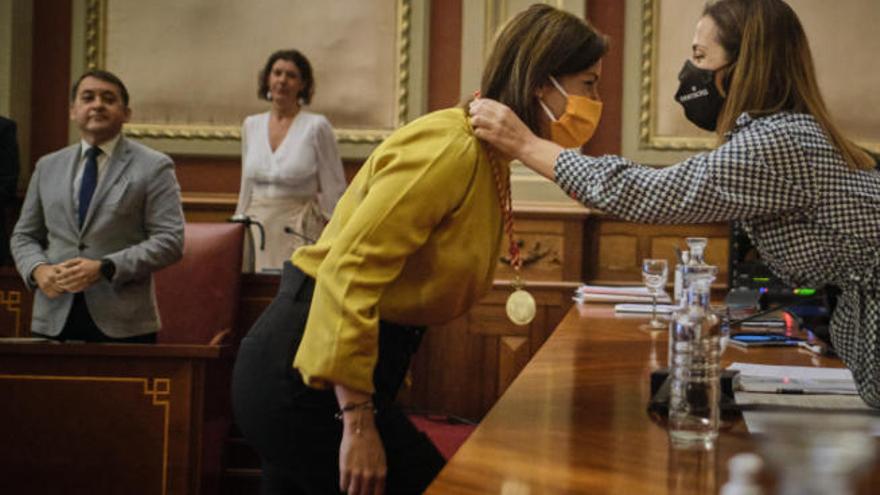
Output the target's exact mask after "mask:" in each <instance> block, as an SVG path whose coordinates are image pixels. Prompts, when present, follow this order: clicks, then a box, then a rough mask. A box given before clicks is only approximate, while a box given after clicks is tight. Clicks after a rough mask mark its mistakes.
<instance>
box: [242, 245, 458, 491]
mask: <svg viewBox="0 0 880 495" xmlns="http://www.w3.org/2000/svg"><path fill="white" fill-rule="evenodd" d="M313 290H314V280H313V279H311V278H310V277H309V276H307V275H305V274H304V273H303V272H302V271H300V270H299V269H298V268H296V267H294V266H293V265H291V264H290V263H289V262H287V263H285V265H284V270H283V273H282V278H281V287H280V288H279V291H278V295H277V296H276V297H275V299H274V300H273V301H272V303H271V304H270V305H269V307H268V308H267V309H266V311H265V312H264V313H263V314H262V315H261V316H260V318H259V319H258V320H257V322H256V323H255V324H254V327H253V328H252V329H251V330H250V332H249V333H248V334H247V336H246V337H245V338H244V339H243V340H242V343H241V347H240V348H239V351H238V355H237V357H236V361H235V370H234V372H233V380H232V396H233V410H234V413H235V420H236V423H237V424H238V427H239V428H240V429H241V432H242V433H243V434H244V436H245V439H246V440H247V441H248V443H249V444H250V445H251V446H252V447H253V448H254V449H256V450H257V452H258V453H259V454H260V457H261V460H262V468H263V480H262V481H263V483H262V493H263V494H266V495H269V494H273V495H274V494H279V495H280V494H285V495H289V494H309V495H326V494H336V493H339V444H340V442H341V441H342V423H341V422H340V421H339V420H337V419H336V418H335V417H334V414H335V413H336V412H337V411H338V409H339V408H338V404H337V402H336V396H335V394H334V392H333V390H315V389H312V388H309V387H307V386H306V385H305V384H304V383H303V381H302V377H301V376H300V374H299V372H298V371H296V370H295V369H294V368H293V367H292V363H293V358H294V356H295V355H296V351H297V349H298V348H299V343H300V340H301V339H302V334H303V330H304V329H305V324H306V319H307V318H308V314H309V307H310V305H311V297H312V292H313ZM423 330H424V329H423V328H422V327H409V326H402V325H395V324H391V323H387V322H381V323H380V329H379V359H378V362H377V364H376V369H375V371H374V375H373V383H374V385H375V387H376V393H375V395H374V398H373V400H374V403H375V404H376V406H377V409H378V412H377V413H376V427H377V429H378V431H379V435H380V437H381V438H382V443H383V445H384V447H385V455H386V459H387V462H388V474H387V479H386V489H385V492H386V493H388V494H406V495H412V494H418V493H422V492H423V491H424V490H425V488H427V486H428V485H429V484H430V482H431V481H432V480H433V479H434V477H435V476H436V475H437V473H439V472H440V469H441V468H442V467H443V464H444V460H443V457H442V456H441V455H440V452H438V451H437V449H436V447H434V445H433V444H432V443H431V441H430V440H429V439H428V437H426V436H425V435H424V434H423V433H421V432H420V431H419V430H417V429H416V428H415V426H413V424H412V423H411V422H410V421H409V419H408V418H407V417H406V415H405V414H403V412H402V411H401V410H400V409H399V408H398V407H397V406H395V405H394V399H395V396H396V395H397V391H398V389H399V388H400V385H401V383H402V382H403V379H404V376H405V375H406V371H407V369H408V367H409V362H410V357H411V356H412V354H413V353H414V352H415V350H416V349H417V348H418V345H419V342H420V340H421V336H422V332H423Z"/></svg>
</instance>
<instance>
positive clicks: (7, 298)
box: [0, 290, 26, 337]
mask: <svg viewBox="0 0 880 495" xmlns="http://www.w3.org/2000/svg"><path fill="white" fill-rule="evenodd" d="M0 306H4V307H5V308H4V309H5V310H6V311H8V312H10V313H12V314H14V315H15V336H16V337H26V335H22V333H21V291H17V290H9V291H2V290H0Z"/></svg>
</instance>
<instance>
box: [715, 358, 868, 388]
mask: <svg viewBox="0 0 880 495" xmlns="http://www.w3.org/2000/svg"><path fill="white" fill-rule="evenodd" d="M728 369H732V370H739V375H738V376H737V388H738V389H739V390H742V391H745V392H772V393H779V394H803V395H819V394H843V395H857V394H858V392H857V390H856V383H855V380H853V376H852V373H851V372H850V371H849V370H848V369H846V368H818V367H813V366H773V365H765V364H750V363H733V364H731V365H730V366H729V367H728Z"/></svg>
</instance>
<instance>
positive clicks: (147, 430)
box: [0, 343, 230, 495]
mask: <svg viewBox="0 0 880 495" xmlns="http://www.w3.org/2000/svg"><path fill="white" fill-rule="evenodd" d="M229 354H230V352H229V349H228V348H226V347H219V346H189V345H133V344H50V343H46V344H9V343H0V397H3V402H4V404H3V406H2V407H0V425H3V426H4V428H5V431H4V433H3V434H2V441H0V445H2V447H0V480H2V481H0V492H2V493H10V494H12V493H15V494H21V495H28V494H47V493H67V494H80V493H82V494H87V493H88V494H104V493H106V494H111V493H125V494H127V495H133V494H150V495H157V494H166V493H167V494H171V493H174V494H196V493H199V492H200V490H202V493H216V491H217V489H218V487H217V485H218V484H219V475H220V472H219V471H220V458H219V445H217V439H218V438H219V439H222V438H223V437H225V435H226V432H227V430H228V426H229V421H228V417H227V416H228V406H226V405H225V404H224V403H223V402H224V399H223V398H221V399H220V400H217V399H218V398H217V397H214V396H210V395H208V394H207V393H206V390H210V389H211V387H209V386H207V384H208V383H209V382H212V381H213V380H215V379H220V380H221V381H222V377H223V376H224V375H228V371H229V370H228V369H225V370H222V368H223V367H224V366H228V363H229V359H226V358H228V357H229ZM225 390H228V384H226V388H225ZM212 439H213V440H212ZM211 441H213V442H214V444H213V445H211V444H210V442H211Z"/></svg>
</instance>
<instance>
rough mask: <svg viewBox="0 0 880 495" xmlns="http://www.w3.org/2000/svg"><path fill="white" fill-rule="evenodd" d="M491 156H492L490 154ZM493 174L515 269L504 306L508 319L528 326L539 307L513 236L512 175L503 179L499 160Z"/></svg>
mask: <svg viewBox="0 0 880 495" xmlns="http://www.w3.org/2000/svg"><path fill="white" fill-rule="evenodd" d="M490 156H491V154H490ZM490 160H491V162H492V172H493V173H494V175H495V186H496V187H497V189H498V202H499V203H500V204H501V215H502V216H503V218H504V230H505V231H506V232H507V239H508V250H509V252H510V267H511V268H513V273H514V277H515V278H514V280H513V294H511V295H510V296H508V297H507V304H506V305H505V306H504V308H505V311H507V318H509V319H510V321H512V322H513V323H514V324H516V325H528V324H529V323H531V322H532V320H534V319H535V314H537V312H538V306H537V304H535V298H534V297H532V295H531V294H529V293H528V292H527V291H526V290H524V289H523V287H524V286H525V284H523V282H522V279H521V278H520V272H521V271H522V256H521V254H520V251H519V245H518V244H517V242H516V239H514V236H513V200H512V198H511V195H510V174H508V175H507V176H506V177H503V176H502V175H503V174H502V173H501V166H502V165H501V164H500V163H499V162H498V160H497V159H491V158H490Z"/></svg>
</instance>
